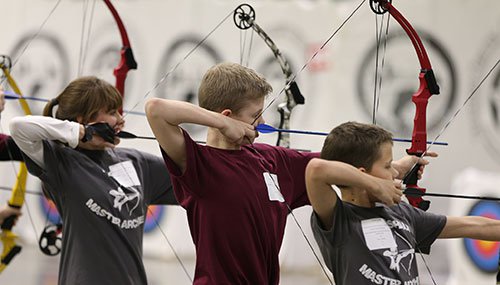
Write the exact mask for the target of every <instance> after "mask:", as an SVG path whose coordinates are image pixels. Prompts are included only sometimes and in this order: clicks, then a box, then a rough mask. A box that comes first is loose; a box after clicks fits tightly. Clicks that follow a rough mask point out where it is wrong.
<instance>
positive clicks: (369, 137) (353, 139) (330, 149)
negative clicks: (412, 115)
mask: <svg viewBox="0 0 500 285" xmlns="http://www.w3.org/2000/svg"><path fill="white" fill-rule="evenodd" d="M386 142H390V143H391V144H392V134H391V133H390V132H388V131H386V130H385V129H383V128H381V127H379V126H376V125H371V124H362V123H357V122H347V123H343V124H341V125H339V126H337V127H335V128H334V129H333V130H332V131H331V132H330V134H328V136H327V137H326V139H325V142H324V144H323V149H322V150H321V158H323V159H327V160H336V161H342V162H345V163H348V164H350V165H352V166H354V167H357V168H359V167H363V168H365V169H366V170H368V171H370V169H371V167H372V166H373V163H375V161H376V160H377V159H378V158H379V156H380V147H381V145H382V144H384V143H386Z"/></svg>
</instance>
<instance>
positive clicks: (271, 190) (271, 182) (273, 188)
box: [262, 172, 285, 202]
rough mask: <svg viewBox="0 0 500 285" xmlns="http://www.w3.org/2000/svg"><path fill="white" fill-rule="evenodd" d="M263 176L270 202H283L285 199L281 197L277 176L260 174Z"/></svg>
mask: <svg viewBox="0 0 500 285" xmlns="http://www.w3.org/2000/svg"><path fill="white" fill-rule="evenodd" d="M262 174H263V175H264V181H265V182H266V187H267V194H269V200H270V201H279V202H285V198H283V195H281V192H280V189H279V187H280V186H279V184H278V176H277V175H276V174H272V173H269V172H264V173H262Z"/></svg>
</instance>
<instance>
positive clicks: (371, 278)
mask: <svg viewBox="0 0 500 285" xmlns="http://www.w3.org/2000/svg"><path fill="white" fill-rule="evenodd" d="M445 224H446V216H442V215H436V214H432V213H427V212H424V211H422V210H420V209H416V208H414V207H412V206H411V205H409V204H407V203H405V202H401V203H399V204H397V205H394V206H391V207H386V206H378V207H374V208H363V207H358V206H356V205H353V204H350V203H348V202H345V201H341V200H340V199H339V200H338V203H337V205H336V207H335V210H334V218H333V226H332V228H331V229H329V230H325V229H324V228H323V226H322V223H321V221H320V220H319V218H318V216H317V215H316V213H314V212H313V213H312V216H311V226H312V230H313V233H314V237H315V239H316V241H317V243H318V245H319V248H320V250H321V253H322V255H323V258H324V260H325V263H326V265H327V267H328V268H329V269H330V271H331V272H332V273H333V276H334V279H335V284H337V285H352V284H356V285H360V284H391V285H399V284H401V285H411V284H419V280H418V269H417V264H416V262H417V261H416V254H420V253H429V251H430V246H431V244H432V243H433V242H434V241H435V240H436V238H437V237H438V236H439V234H440V233H441V231H442V230H443V228H444V226H445Z"/></svg>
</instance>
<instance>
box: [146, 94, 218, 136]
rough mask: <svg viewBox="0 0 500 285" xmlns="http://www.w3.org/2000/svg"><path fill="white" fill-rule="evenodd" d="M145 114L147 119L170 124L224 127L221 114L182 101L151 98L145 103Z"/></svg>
mask: <svg viewBox="0 0 500 285" xmlns="http://www.w3.org/2000/svg"><path fill="white" fill-rule="evenodd" d="M146 115H147V116H148V120H151V119H152V120H161V121H163V122H164V123H167V124H169V125H171V126H178V125H180V124H183V123H191V124H197V125H203V126H207V127H212V128H217V129H220V128H223V127H224V125H223V120H221V116H222V115H221V114H219V113H216V112H212V111H209V110H206V109H203V108H201V107H199V106H196V105H193V104H191V103H188V102H183V101H176V100H167V99H157V98H155V99H151V100H149V101H148V102H147V103H146Z"/></svg>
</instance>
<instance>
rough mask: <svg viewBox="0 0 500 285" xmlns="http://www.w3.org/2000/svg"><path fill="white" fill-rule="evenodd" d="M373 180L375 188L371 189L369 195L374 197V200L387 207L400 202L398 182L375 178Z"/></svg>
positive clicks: (401, 192) (401, 193)
mask: <svg viewBox="0 0 500 285" xmlns="http://www.w3.org/2000/svg"><path fill="white" fill-rule="evenodd" d="M373 178H374V179H375V182H376V183H375V185H376V187H375V188H374V189H372V191H371V192H370V195H372V196H373V197H375V200H377V201H379V202H381V203H383V204H385V205H387V206H392V205H394V204H398V203H399V202H401V197H402V196H403V191H402V189H401V182H400V181H396V180H388V179H381V178H377V177H373Z"/></svg>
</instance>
